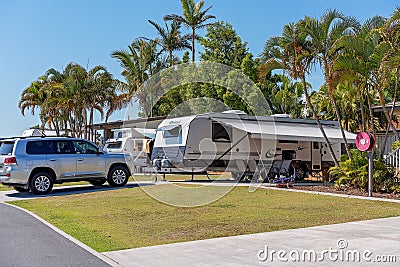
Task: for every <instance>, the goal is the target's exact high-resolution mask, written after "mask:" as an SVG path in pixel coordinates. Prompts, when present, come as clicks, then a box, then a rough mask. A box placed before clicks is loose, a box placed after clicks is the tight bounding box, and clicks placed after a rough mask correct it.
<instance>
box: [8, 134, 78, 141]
mask: <svg viewBox="0 0 400 267" xmlns="http://www.w3.org/2000/svg"><path fill="white" fill-rule="evenodd" d="M46 137H54V138H56V137H58V138H59V137H64V138H73V137H72V136H55V135H50V136H46V135H42V136H11V137H1V138H0V141H1V140H7V139H28V138H46Z"/></svg>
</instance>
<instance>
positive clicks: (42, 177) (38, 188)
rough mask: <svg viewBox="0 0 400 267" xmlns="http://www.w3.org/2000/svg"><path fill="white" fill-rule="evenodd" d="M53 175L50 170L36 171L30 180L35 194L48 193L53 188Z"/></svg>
mask: <svg viewBox="0 0 400 267" xmlns="http://www.w3.org/2000/svg"><path fill="white" fill-rule="evenodd" d="M53 184H54V182H53V176H52V175H51V174H50V173H48V172H38V173H36V174H35V175H34V176H33V177H32V179H31V180H30V182H29V188H30V189H31V191H32V193H34V194H35V195H46V194H48V193H50V192H51V190H52V189H53Z"/></svg>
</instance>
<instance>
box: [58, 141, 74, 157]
mask: <svg viewBox="0 0 400 267" xmlns="http://www.w3.org/2000/svg"><path fill="white" fill-rule="evenodd" d="M52 143H53V146H54V150H55V153H56V154H75V150H74V147H73V146H72V143H71V141H69V140H57V141H52Z"/></svg>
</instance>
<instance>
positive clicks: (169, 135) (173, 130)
mask: <svg viewBox="0 0 400 267" xmlns="http://www.w3.org/2000/svg"><path fill="white" fill-rule="evenodd" d="M161 130H162V131H163V136H164V138H165V142H166V144H180V143H181V142H182V128H181V126H180V125H168V126H164V127H163V128H162V129H161Z"/></svg>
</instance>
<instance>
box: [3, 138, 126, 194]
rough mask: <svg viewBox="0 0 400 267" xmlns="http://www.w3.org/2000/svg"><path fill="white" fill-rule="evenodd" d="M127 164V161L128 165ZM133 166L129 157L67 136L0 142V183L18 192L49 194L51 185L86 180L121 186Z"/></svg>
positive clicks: (94, 183) (15, 139)
mask: <svg viewBox="0 0 400 267" xmlns="http://www.w3.org/2000/svg"><path fill="white" fill-rule="evenodd" d="M127 161H128V162H127ZM130 165H132V166H133V162H132V159H131V158H130V157H129V155H126V154H123V153H112V154H111V153H107V152H103V151H102V150H101V149H99V148H98V147H97V146H96V145H95V144H93V143H92V142H90V141H87V140H84V139H80V138H67V137H30V138H11V139H3V140H1V141H0V181H1V182H2V183H3V184H4V185H9V186H13V187H14V189H15V190H17V191H19V192H28V191H31V192H32V193H34V194H47V193H49V192H51V190H52V188H53V184H54V183H64V182H75V181H83V180H86V181H89V182H90V183H91V184H93V185H96V186H99V185H102V184H104V183H105V182H106V181H107V182H108V183H109V184H110V185H111V186H124V185H125V184H126V183H127V182H128V179H129V177H130V175H131V171H130V167H129V166H130Z"/></svg>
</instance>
